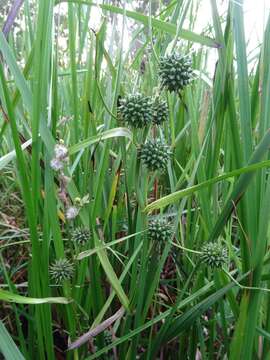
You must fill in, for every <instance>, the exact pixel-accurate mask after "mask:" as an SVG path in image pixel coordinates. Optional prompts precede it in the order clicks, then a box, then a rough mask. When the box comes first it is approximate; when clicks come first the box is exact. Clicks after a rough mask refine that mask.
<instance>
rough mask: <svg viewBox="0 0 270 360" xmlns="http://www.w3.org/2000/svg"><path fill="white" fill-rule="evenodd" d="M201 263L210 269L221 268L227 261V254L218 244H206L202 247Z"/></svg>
mask: <svg viewBox="0 0 270 360" xmlns="http://www.w3.org/2000/svg"><path fill="white" fill-rule="evenodd" d="M201 261H202V262H203V263H204V264H206V265H207V266H210V267H211V268H221V267H222V266H223V265H224V264H226V262H227V261H228V252H227V249H225V248H224V247H223V246H222V245H220V244H218V243H212V242H211V243H208V244H205V245H203V247H202V255H201Z"/></svg>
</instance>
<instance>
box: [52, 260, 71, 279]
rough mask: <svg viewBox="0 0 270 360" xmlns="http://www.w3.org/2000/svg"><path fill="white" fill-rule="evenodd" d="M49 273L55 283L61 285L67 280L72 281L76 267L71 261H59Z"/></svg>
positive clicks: (56, 261)
mask: <svg viewBox="0 0 270 360" xmlns="http://www.w3.org/2000/svg"><path fill="white" fill-rule="evenodd" d="M49 272H50V275H51V278H52V279H53V280H54V281H55V283H56V284H61V283H63V282H64V281H66V280H71V278H72V276H73V273H74V267H73V264H72V263H71V262H70V261H69V260H67V259H58V260H55V262H54V263H53V264H52V265H51V266H50V269H49Z"/></svg>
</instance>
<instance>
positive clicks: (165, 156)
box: [138, 140, 172, 172]
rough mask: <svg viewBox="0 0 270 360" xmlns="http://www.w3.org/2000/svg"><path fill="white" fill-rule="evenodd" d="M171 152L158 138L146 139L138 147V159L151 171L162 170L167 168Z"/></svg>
mask: <svg viewBox="0 0 270 360" xmlns="http://www.w3.org/2000/svg"><path fill="white" fill-rule="evenodd" d="M171 154H172V153H171V151H170V148H169V146H168V145H166V144H164V143H162V142H161V141H160V140H156V141H154V140H148V141H147V142H146V143H145V144H143V145H140V147H139V148H138V157H139V159H141V160H142V162H143V164H144V165H145V166H146V167H147V168H148V170H151V171H156V170H160V171H162V172H164V171H165V170H166V169H167V164H168V161H169V160H170V158H171Z"/></svg>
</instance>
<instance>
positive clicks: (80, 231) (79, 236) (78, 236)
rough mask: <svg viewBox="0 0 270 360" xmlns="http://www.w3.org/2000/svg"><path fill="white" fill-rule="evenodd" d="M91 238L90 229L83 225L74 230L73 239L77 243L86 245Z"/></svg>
mask: <svg viewBox="0 0 270 360" xmlns="http://www.w3.org/2000/svg"><path fill="white" fill-rule="evenodd" d="M89 239H90V231H89V230H88V229H84V228H82V227H79V228H76V229H74V230H73V232H72V241H73V242H74V243H75V244H77V245H85V244H86V243H87V242H88V241H89Z"/></svg>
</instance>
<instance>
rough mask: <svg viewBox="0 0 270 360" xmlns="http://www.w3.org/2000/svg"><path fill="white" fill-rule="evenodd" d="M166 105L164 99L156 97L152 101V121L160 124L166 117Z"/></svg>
mask: <svg viewBox="0 0 270 360" xmlns="http://www.w3.org/2000/svg"><path fill="white" fill-rule="evenodd" d="M168 115H169V114H168V105H167V102H166V101H164V100H159V99H156V100H155V101H154V102H153V123H154V124H157V125H160V124H162V123H163V122H164V121H166V120H167V119H168Z"/></svg>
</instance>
